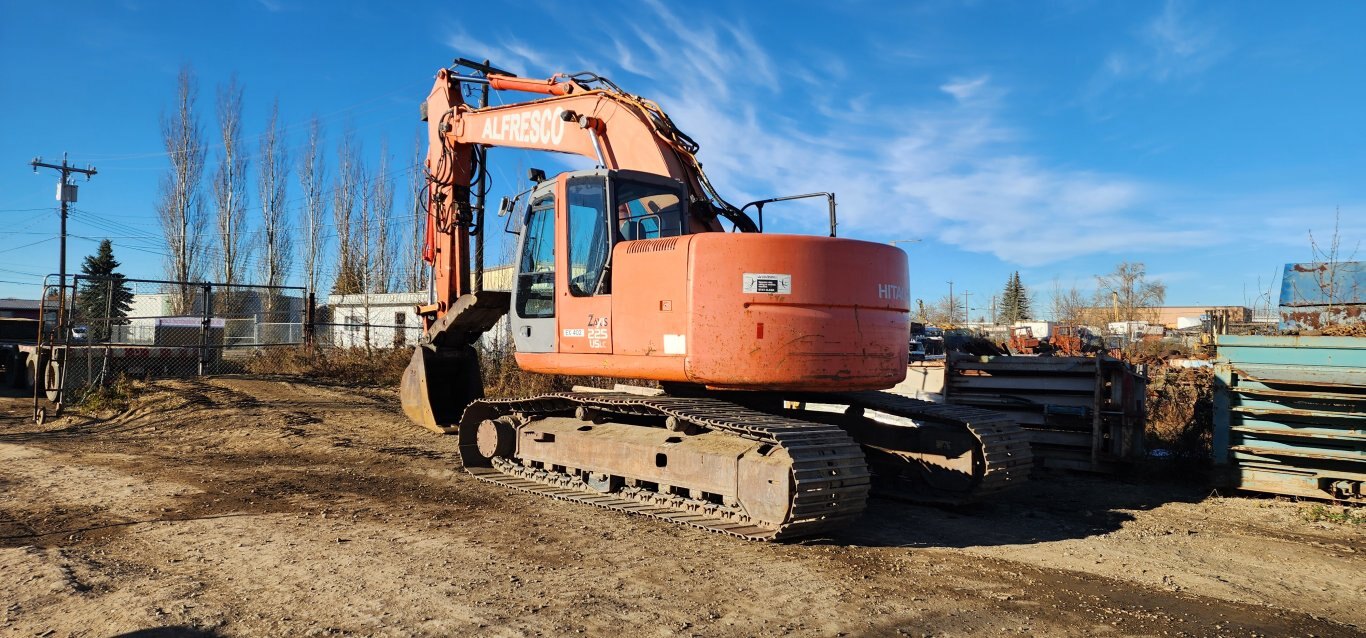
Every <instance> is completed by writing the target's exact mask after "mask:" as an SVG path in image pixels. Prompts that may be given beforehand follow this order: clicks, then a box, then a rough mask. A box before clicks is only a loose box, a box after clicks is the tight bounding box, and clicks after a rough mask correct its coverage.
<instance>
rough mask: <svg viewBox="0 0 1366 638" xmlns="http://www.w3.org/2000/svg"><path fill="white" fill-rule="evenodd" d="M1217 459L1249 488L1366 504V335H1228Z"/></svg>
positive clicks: (1222, 345)
mask: <svg viewBox="0 0 1366 638" xmlns="http://www.w3.org/2000/svg"><path fill="white" fill-rule="evenodd" d="M1217 344H1218V347H1219V359H1220V360H1219V363H1218V364H1217V365H1216V370H1215V372H1216V374H1215V383H1216V388H1215V401H1214V407H1215V415H1214V428H1215V430H1214V459H1215V462H1216V463H1218V464H1226V465H1228V466H1230V467H1231V468H1232V470H1233V472H1232V475H1233V476H1234V477H1235V481H1236V483H1237V486H1238V487H1240V488H1243V489H1248V490H1255V491H1263V492H1271V493H1276V494H1287V495H1293V496H1310V497H1318V498H1334V499H1341V500H1349V501H1363V500H1366V338H1362V337H1299V336H1283V337H1280V336H1277V337H1267V336H1221V337H1219V339H1218V342H1217Z"/></svg>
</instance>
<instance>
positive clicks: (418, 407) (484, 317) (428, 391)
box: [399, 290, 510, 434]
mask: <svg viewBox="0 0 1366 638" xmlns="http://www.w3.org/2000/svg"><path fill="white" fill-rule="evenodd" d="M509 300H510V294H509V293H507V292H503V291H492V290H486V291H483V292H479V293H472V294H466V295H461V296H460V298H459V299H457V300H456V301H455V303H454V304H452V305H451V309H450V310H449V311H448V312H446V314H445V315H443V316H442V317H441V319H439V320H437V322H436V323H434V324H432V326H431V328H429V329H428V332H427V338H426V339H424V340H423V342H422V343H421V344H420V345H418V347H417V348H416V349H414V350H413V358H412V360H411V361H409V362H408V367H407V369H405V370H404V371H403V380H402V383H401V384H400V386H399V399H400V401H401V402H402V404H403V412H404V413H405V414H407V415H408V418H409V419H412V420H413V422H414V423H416V424H418V425H421V426H422V427H425V428H427V429H429V430H432V431H433V432H437V433H440V434H453V433H455V431H456V426H457V424H458V423H459V422H460V415H461V414H463V413H464V411H465V408H466V407H468V406H469V404H470V403H471V402H473V401H475V400H476V399H481V398H483V397H484V383H483V377H482V376H481V373H480V369H479V354H478V353H477V352H476V351H475V349H474V346H473V344H474V343H475V342H477V341H478V340H479V337H480V335H483V334H484V333H485V332H487V331H488V330H489V328H492V327H493V326H494V325H496V324H497V323H498V320H499V319H501V318H502V317H503V315H505V314H507V310H508V303H509Z"/></svg>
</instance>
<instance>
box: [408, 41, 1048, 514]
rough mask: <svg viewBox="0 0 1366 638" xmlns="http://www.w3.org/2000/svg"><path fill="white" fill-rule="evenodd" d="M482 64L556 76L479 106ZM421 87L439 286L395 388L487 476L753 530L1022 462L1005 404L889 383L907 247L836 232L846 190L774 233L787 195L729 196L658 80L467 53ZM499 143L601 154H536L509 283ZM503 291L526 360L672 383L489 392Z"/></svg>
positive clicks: (430, 238)
mask: <svg viewBox="0 0 1366 638" xmlns="http://www.w3.org/2000/svg"><path fill="white" fill-rule="evenodd" d="M480 85H482V86H480ZM474 87H479V88H481V90H495V91H518V92H523V93H532V94H539V96H540V97H538V98H536V99H532V100H530V101H525V102H518V103H511V104H506V105H501V106H488V107H480V106H474V105H470V104H468V103H466V102H465V100H464V94H465V92H464V90H465V89H466V88H474ZM483 87H487V88H486V89H485V88H483ZM421 111H422V117H423V119H424V120H425V121H426V122H427V130H428V142H429V148H428V152H427V157H426V161H425V165H426V172H427V195H426V203H427V212H428V215H427V229H426V239H425V244H424V245H423V246H422V248H421V250H422V256H423V258H424V259H425V260H426V262H427V263H429V264H431V267H432V271H433V277H432V280H433V294H432V299H431V303H430V304H429V305H424V306H420V307H419V308H418V311H419V314H421V316H422V317H423V319H424V327H425V334H424V337H423V338H422V340H421V343H420V344H419V345H418V347H417V348H416V349H415V351H414V353H413V358H412V361H411V363H410V364H409V366H408V368H407V370H406V371H405V372H404V376H403V381H402V388H401V397H402V403H403V408H404V411H405V412H406V414H407V415H408V416H409V417H410V418H411V419H412V420H413V421H414V422H416V423H418V424H420V425H423V426H425V427H427V428H430V429H432V430H434V431H437V432H442V433H454V434H456V435H457V436H458V437H459V447H460V456H461V463H462V464H463V466H464V468H465V469H466V470H467V471H469V472H470V473H471V474H473V475H474V476H475V477H478V478H480V479H483V480H486V481H491V482H494V483H498V484H501V485H504V486H507V487H510V488H513V489H517V490H522V491H526V492H533V493H537V494H542V495H545V496H550V497H553V498H558V499H563V500H569V501H578V502H582V503H588V504H592V505H597V506H601V507H605V508H610V509H616V510H622V511H626V512H634V513H639V514H644V515H650V516H655V517H659V518H663V519H667V520H671V521H675V522H679V523H684V524H690V525H694V526H697V527H702V528H705V529H708V530H713V531H718V532H723V533H728V534H732V535H735V536H740V537H743V538H749V539H756V540H776V539H782V538H793V537H800V536H809V535H812V534H821V533H826V532H829V531H831V530H834V529H837V528H839V527H842V526H844V525H846V524H848V523H849V522H850V521H852V520H853V519H855V518H856V517H858V516H859V515H860V514H861V513H862V512H863V510H864V508H865V505H866V501H867V498H868V495H869V492H870V490H874V489H875V490H878V491H881V492H882V493H885V494H888V495H890V496H893V497H900V498H909V499H915V500H929V501H937V502H963V501H967V500H972V499H976V498H981V497H983V496H985V495H988V494H992V493H994V492H998V491H1000V490H1003V489H1005V488H1008V487H1011V486H1013V485H1016V484H1018V483H1020V482H1021V481H1023V480H1025V478H1026V476H1027V474H1028V472H1029V469H1030V467H1031V465H1032V457H1031V455H1030V451H1029V444H1028V442H1027V441H1026V440H1025V435H1024V433H1023V431H1022V430H1020V428H1018V427H1017V426H1016V425H1015V424H1014V423H1013V422H1012V421H1010V420H1009V419H1007V418H1005V417H1003V416H1001V415H999V414H996V413H992V412H987V411H984V410H978V409H974V408H967V407H961V406H949V405H938V404H933V403H928V402H924V401H917V400H914V399H909V398H904V397H900V396H897V395H893V394H890V393H885V392H881V390H885V389H888V388H891V387H892V386H894V385H896V384H897V383H898V382H900V381H902V380H903V379H904V378H905V375H906V363H907V357H908V353H907V347H906V335H907V334H908V327H909V321H910V307H909V303H908V298H907V294H906V291H907V281H908V273H907V262H906V258H905V255H904V253H902V252H901V251H900V250H897V249H895V248H893V247H891V246H887V245H885V244H879V243H871V242H864V241H856V240H851V239H843V238H837V237H836V236H835V234H836V217H835V200H834V196H833V195H832V194H828V193H819V194H817V195H824V196H826V197H827V199H828V203H829V212H830V233H829V236H828V237H825V236H801V235H782V234H772V233H764V232H763V207H764V205H765V204H769V203H773V202H776V201H784V200H786V199H792V198H793V197H779V198H773V199H769V200H762V201H759V202H753V203H751V204H746V205H745V206H743V207H741V208H736V207H735V206H733V205H731V204H729V203H727V202H726V201H725V200H723V199H722V198H721V197H720V196H719V195H718V194H717V193H716V191H715V190H714V189H713V187H712V185H711V183H710V182H709V181H708V180H707V177H706V174H705V173H704V172H703V171H702V165H701V163H700V162H699V161H698V159H697V151H698V145H697V144H696V143H695V142H694V141H693V140H692V139H691V138H689V137H688V136H687V135H685V134H684V133H683V132H682V131H680V130H679V129H678V127H677V126H675V125H674V123H673V121H672V120H670V119H669V116H668V115H666V114H665V113H664V111H663V110H662V109H661V108H660V107H659V106H658V105H657V104H656V103H654V102H652V101H650V100H647V99H643V98H641V97H639V96H636V95H632V94H629V93H627V92H625V91H623V90H621V89H620V88H618V87H617V85H615V84H614V83H612V82H611V81H609V80H607V79H605V78H602V77H600V76H598V75H595V74H591V73H579V74H573V75H558V74H557V75H555V76H552V77H551V78H549V79H528V78H522V77H517V76H515V75H513V74H511V73H507V72H503V71H500V70H498V69H496V68H494V67H491V66H489V65H487V64H480V63H476V62H471V61H468V60H463V59H462V60H457V61H456V64H455V65H453V66H452V67H451V68H447V69H442V70H441V71H439V72H438V73H437V75H436V83H435V86H433V87H432V91H431V93H430V95H428V97H427V99H426V101H425V102H424V103H423V104H422V108H421ZM493 147H510V148H522V149H535V150H542V151H549V152H557V153H568V154H574V155H580V156H584V157H587V158H590V159H592V160H594V161H595V162H596V164H597V168H595V169H592V170H579V171H572V172H566V173H561V174H559V175H556V176H554V177H546V176H545V175H544V174H543V173H542V172H540V171H532V180H533V186H532V187H531V188H530V190H529V192H528V193H526V194H525V195H524V196H520V197H518V198H517V199H516V200H515V203H513V204H511V205H505V206H504V207H502V208H503V211H504V212H505V213H507V214H509V215H510V216H511V219H510V220H509V225H510V226H511V227H512V228H514V229H515V231H516V233H517V235H518V241H517V244H518V247H517V257H516V264H515V266H516V268H515V270H516V273H515V276H514V278H513V284H512V290H511V291H492V290H482V289H480V288H481V287H480V286H478V285H477V282H476V283H475V285H473V286H472V285H471V267H470V253H471V246H470V242H471V236H472V235H474V236H475V237H476V238H477V239H478V240H479V241H482V231H483V229H482V228H481V227H480V225H479V224H478V222H477V220H478V219H480V218H481V217H482V214H481V211H480V210H479V206H480V205H482V196H480V197H473V195H474V193H475V191H476V190H477V188H476V185H478V184H480V182H481V180H483V179H485V178H486V170H487V149H489V148H493ZM798 197H801V196H798ZM505 201H506V200H505ZM751 207H752V208H753V209H754V212H755V213H756V215H755V217H751V216H750V215H749V214H748V213H746V212H745V211H746V210H748V209H750V208H751ZM727 226H729V228H727ZM504 315H507V316H508V320H507V323H508V324H509V325H510V328H511V332H512V341H513V344H514V346H515V350H516V355H515V356H516V361H517V364H518V366H520V367H521V368H522V369H524V370H527V371H531V372H540V373H551V374H561V375H581V376H596V377H613V378H621V379H648V380H653V381H655V382H657V383H658V385H659V386H660V387H661V388H662V390H663V391H662V392H659V391H655V392H641V391H631V390H630V388H628V389H627V390H628V391H606V392H603V391H599V392H586V391H585V392H558V393H552V394H544V395H539V396H527V397H514V398H497V399H493V398H485V397H484V392H483V387H482V383H481V377H480V367H479V358H478V350H477V348H476V345H477V343H478V342H479V340H480V338H481V335H482V334H483V333H485V332H486V331H488V330H489V329H491V328H492V327H494V326H495V325H498V323H499V322H500V321H501V320H502V318H503V317H504Z"/></svg>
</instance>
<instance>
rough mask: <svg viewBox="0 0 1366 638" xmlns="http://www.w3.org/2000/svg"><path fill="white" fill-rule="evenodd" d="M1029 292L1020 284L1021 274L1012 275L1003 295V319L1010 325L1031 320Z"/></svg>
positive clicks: (1017, 272)
mask: <svg viewBox="0 0 1366 638" xmlns="http://www.w3.org/2000/svg"><path fill="white" fill-rule="evenodd" d="M1030 314H1031V313H1030V311H1029V291H1028V290H1026V289H1025V287H1024V284H1022V283H1020V272H1019V271H1018V270H1017V271H1015V272H1014V273H1011V275H1010V278H1009V279H1007V280H1006V288H1005V291H1004V292H1002V294H1001V318H1002V319H1003V320H1005V322H1006V323H1008V324H1013V323H1015V322H1016V321H1023V320H1025V319H1029V318H1030Z"/></svg>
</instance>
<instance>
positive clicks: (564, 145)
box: [422, 69, 758, 327]
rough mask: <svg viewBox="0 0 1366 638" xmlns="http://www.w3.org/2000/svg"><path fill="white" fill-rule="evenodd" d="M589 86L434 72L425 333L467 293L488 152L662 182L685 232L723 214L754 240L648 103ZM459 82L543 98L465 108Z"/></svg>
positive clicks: (687, 142) (716, 226) (713, 225)
mask: <svg viewBox="0 0 1366 638" xmlns="http://www.w3.org/2000/svg"><path fill="white" fill-rule="evenodd" d="M592 77H594V78H596V76H592ZM598 80H599V81H600V82H602V83H604V84H605V85H606V87H605V88H589V87H588V86H586V85H585V84H584V83H582V82H580V81H578V80H576V79H574V78H571V77H567V76H563V75H557V76H554V77H551V78H549V79H544V80H535V79H528V78H519V77H513V76H507V75H500V74H496V73H490V74H488V75H486V76H483V77H478V76H462V75H457V74H454V73H452V72H451V71H449V70H447V69H442V70H441V71H439V72H438V73H437V76H436V83H435V85H434V86H433V87H432V91H431V93H430V94H429V95H428V96H427V100H426V102H424V103H423V105H422V113H423V117H424V119H425V120H426V121H427V139H428V151H427V158H426V162H425V166H426V171H427V180H428V199H427V209H428V215H427V230H426V240H425V244H424V246H423V248H422V257H423V259H424V260H425V261H427V263H429V264H431V265H432V266H433V271H434V282H435V291H436V294H435V303H433V304H432V305H430V306H424V307H423V308H422V314H423V315H424V317H426V318H427V324H428V326H429V327H430V325H431V324H432V322H434V321H436V320H437V319H439V318H440V317H441V316H443V315H444V314H445V313H446V312H447V311H448V310H449V309H450V307H451V304H453V303H454V302H455V300H456V299H459V297H460V296H461V295H463V294H466V293H468V292H469V291H470V290H471V287H470V282H469V269H468V266H467V263H468V261H467V255H468V251H469V241H470V234H469V229H470V227H471V224H472V223H473V219H474V216H473V209H472V206H471V205H470V197H469V195H470V188H471V186H472V185H473V183H474V182H476V181H477V180H478V179H480V175H479V174H478V173H479V172H480V171H483V170H484V169H485V167H484V161H485V159H484V149H487V148H490V147H506V148H520V149H529V150H539V151H548V152H555V153H567V154H571V155H580V156H583V157H587V158H590V159H593V160H594V161H596V162H597V163H598V164H599V165H601V166H602V167H604V168H609V169H630V170H637V171H642V172H646V173H652V174H655V175H662V176H666V177H670V178H673V179H676V180H678V181H680V182H682V183H683V184H684V185H685V186H686V187H687V189H688V194H689V199H690V200H691V201H690V206H689V210H690V213H691V214H692V217H693V222H694V224H693V227H694V228H698V229H703V230H705V231H720V230H723V228H722V226H721V224H720V222H719V221H718V219H717V217H718V216H724V217H726V218H728V219H729V220H730V221H731V222H732V223H733V224H735V225H736V227H737V228H738V229H739V230H742V231H746V232H757V230H758V228H757V226H756V225H755V224H754V223H753V222H752V221H751V220H750V218H749V217H748V216H746V215H745V214H744V213H743V212H741V211H739V210H737V209H735V208H734V207H733V206H730V205H729V204H727V203H725V202H724V201H723V200H721V199H720V198H719V197H717V196H716V195H715V193H714V191H713V190H712V189H711V187H710V185H709V184H708V182H707V180H706V176H705V174H704V173H703V172H702V168H701V164H700V163H698V161H697V158H696V155H695V154H694V153H695V152H696V150H697V147H696V144H695V143H693V142H692V140H691V139H689V138H688V137H687V136H686V135H684V134H683V133H682V132H680V131H678V129H677V128H676V127H674V126H673V123H672V121H671V120H670V119H669V118H668V116H667V115H666V114H665V113H664V112H663V110H662V109H660V108H659V106H658V105H657V104H655V103H654V102H651V101H649V100H645V99H642V98H640V97H637V96H634V95H631V94H628V93H625V92H624V91H620V90H619V89H616V88H615V85H612V84H611V83H610V82H608V81H605V80H601V79H600V78H598ZM468 82H480V83H486V84H488V86H489V88H491V89H493V90H499V91H520V92H528V93H539V94H542V95H545V96H547V97H544V98H541V99H537V100H533V101H529V102H519V103H514V104H508V105H504V106H493V107H486V108H475V107H473V106H471V105H469V104H467V103H466V102H465V101H464V99H463V95H462V90H461V84H462V83H468Z"/></svg>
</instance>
